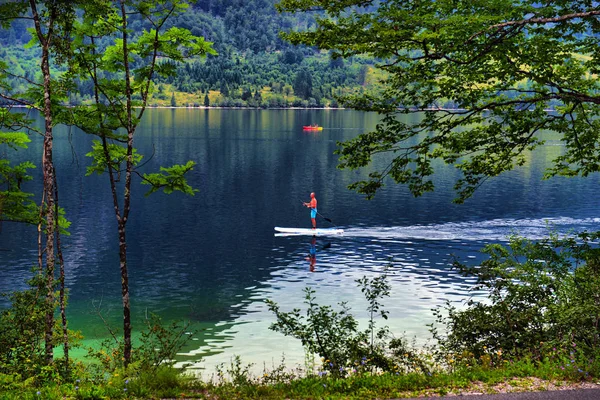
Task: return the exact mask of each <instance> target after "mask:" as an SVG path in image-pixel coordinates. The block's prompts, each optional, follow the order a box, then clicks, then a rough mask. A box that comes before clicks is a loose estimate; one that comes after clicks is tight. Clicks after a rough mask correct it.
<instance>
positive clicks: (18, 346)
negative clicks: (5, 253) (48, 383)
mask: <svg viewBox="0 0 600 400" xmlns="http://www.w3.org/2000/svg"><path fill="white" fill-rule="evenodd" d="M28 285H29V288H28V289H26V290H23V291H20V292H13V293H11V294H10V295H5V297H8V299H9V300H10V303H11V306H10V307H8V308H6V309H5V310H3V311H2V313H0V348H2V349H4V350H3V351H2V352H0V374H7V375H18V376H19V378H20V380H23V381H27V380H29V381H30V382H33V383H38V384H39V383H42V382H43V381H45V380H54V381H55V382H58V381H59V380H62V379H65V378H66V379H67V380H68V379H69V378H70V377H68V376H66V377H61V376H60V374H59V371H63V372H62V373H64V369H61V368H60V364H61V362H62V361H63V360H56V365H55V366H54V367H53V366H48V365H47V363H46V362H45V353H44V346H43V344H44V340H45V339H44V334H45V318H46V313H47V311H48V308H49V307H50V309H51V310H53V309H54V308H55V306H56V305H55V304H52V305H49V304H48V302H47V301H46V294H45V290H46V286H45V285H46V282H45V279H44V277H43V276H42V275H40V274H39V273H34V276H33V277H32V278H31V279H30V280H29V281H28ZM61 336H62V328H61V326H60V325H59V323H58V321H57V322H56V323H55V327H54V335H53V338H54V345H58V344H59V343H60V340H61ZM69 336H70V340H71V345H72V346H73V347H76V346H77V340H78V339H79V338H80V335H79V334H78V333H77V332H73V331H69ZM62 373H61V374H62ZM48 374H50V375H48Z"/></svg>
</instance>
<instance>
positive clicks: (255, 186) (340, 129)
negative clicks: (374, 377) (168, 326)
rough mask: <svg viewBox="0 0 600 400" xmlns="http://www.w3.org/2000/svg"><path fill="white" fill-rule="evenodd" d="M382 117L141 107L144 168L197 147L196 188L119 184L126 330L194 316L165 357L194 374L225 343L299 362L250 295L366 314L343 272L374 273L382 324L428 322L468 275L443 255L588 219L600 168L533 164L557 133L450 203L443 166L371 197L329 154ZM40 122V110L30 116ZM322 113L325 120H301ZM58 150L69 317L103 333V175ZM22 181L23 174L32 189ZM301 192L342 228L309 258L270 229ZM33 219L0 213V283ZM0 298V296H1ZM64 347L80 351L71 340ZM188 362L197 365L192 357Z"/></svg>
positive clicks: (297, 204)
mask: <svg viewBox="0 0 600 400" xmlns="http://www.w3.org/2000/svg"><path fill="white" fill-rule="evenodd" d="M378 119H379V117H378V116H377V115H376V114H372V113H363V112H357V111H351V110H230V109H210V110H205V109H150V110H148V111H147V113H146V114H145V116H144V119H143V121H142V124H141V125H140V127H139V129H138V133H137V135H136V139H135V140H136V147H137V148H138V149H139V151H140V153H142V154H144V155H145V158H144V160H145V161H146V163H145V164H144V165H143V167H142V172H154V171H157V170H158V168H159V166H161V165H162V166H170V165H172V164H183V163H185V162H186V161H188V160H194V161H196V162H197V166H196V167H195V169H194V170H193V171H192V172H191V173H190V174H189V176H188V179H189V183H190V184H191V185H192V186H193V187H195V188H196V189H198V192H197V194H196V195H195V196H185V195H183V194H180V193H174V194H172V195H165V194H163V193H156V194H153V195H151V196H149V197H145V196H144V193H145V192H146V190H147V187H146V186H143V185H141V184H137V185H134V192H133V205H132V212H131V215H130V219H129V223H128V249H129V271H130V285H131V299H132V307H133V317H134V322H135V325H134V329H136V328H139V327H140V326H141V321H143V319H144V318H145V316H147V315H148V314H149V313H151V312H152V313H156V314H158V315H160V316H162V317H163V318H164V319H165V320H166V321H171V320H185V321H190V323H191V328H190V329H194V330H198V333H197V334H195V335H194V336H193V337H192V340H191V341H190V343H189V345H188V346H186V348H185V349H184V352H182V354H181V355H180V361H182V362H193V363H194V366H195V367H196V368H198V369H200V370H202V369H204V368H205V370H204V371H208V372H204V373H210V372H212V371H213V369H214V366H215V365H218V364H220V363H226V364H228V363H229V362H230V361H231V360H232V358H233V356H234V355H238V356H240V357H241V360H242V362H243V363H254V364H255V368H262V367H263V366H264V365H266V366H267V367H272V366H273V365H278V364H279V363H280V361H281V359H282V355H284V357H285V361H286V363H287V364H289V365H295V364H302V363H303V362H304V353H303V351H302V348H301V346H300V343H299V342H298V341H296V340H295V339H291V338H286V337H284V336H282V335H281V334H278V333H275V332H272V331H270V330H269V329H268V328H269V325H270V324H271V323H272V322H273V321H274V318H273V315H271V314H270V313H269V311H268V310H267V308H266V306H265V304H264V300H265V299H272V300H274V301H275V302H277V303H279V304H280V306H281V308H282V309H283V310H284V311H290V310H292V309H293V308H296V307H303V296H304V293H303V289H304V288H305V287H307V286H310V287H312V288H314V289H315V290H316V296H317V299H318V302H319V303H321V304H331V305H335V304H337V303H338V302H340V301H346V302H348V304H349V306H350V307H351V308H352V309H353V312H354V315H355V316H356V317H357V319H359V320H360V321H361V323H365V327H366V319H367V313H366V311H365V307H366V302H365V300H364V298H363V297H362V295H361V292H360V289H359V288H358V287H357V285H356V283H355V280H356V279H359V278H361V277H363V276H369V277H374V276H378V275H379V274H382V273H383V271H384V270H385V269H386V267H387V274H388V276H389V281H390V283H391V285H392V292H391V296H390V297H389V298H386V299H385V301H384V303H385V306H386V309H387V310H388V311H389V312H390V319H389V320H388V321H387V322H386V323H387V325H388V326H389V327H390V328H391V330H392V331H393V332H394V333H395V334H396V335H397V336H400V335H406V336H407V337H409V338H413V337H414V338H416V341H417V342H418V343H421V342H424V341H426V340H427V338H428V337H429V332H428V329H427V326H426V325H427V324H429V323H431V322H433V318H432V312H431V309H432V308H433V307H436V306H438V305H442V304H444V303H445V302H446V301H447V300H449V301H452V302H457V303H459V302H461V301H462V300H464V299H465V297H466V295H467V290H468V289H469V287H471V285H472V284H473V281H472V280H469V279H465V278H463V277H461V276H460V275H458V274H457V272H456V271H454V270H453V269H452V268H451V264H452V260H453V257H458V258H459V259H460V260H462V261H464V262H468V263H477V262H479V261H480V260H481V255H480V252H479V250H480V249H481V248H482V247H483V246H484V245H485V244H488V243H495V242H506V239H507V236H508V235H510V234H512V233H518V234H520V235H522V236H525V237H528V238H532V239H536V238H541V237H544V236H545V235H546V234H547V233H548V232H549V230H551V229H552V230H555V231H557V232H559V233H568V232H571V231H573V230H584V229H587V230H600V216H599V215H598V212H597V210H598V207H599V203H600V199H599V196H598V195H597V193H598V184H599V178H598V175H593V176H591V177H588V178H585V179H581V178H572V179H566V178H555V179H552V180H548V181H542V180H541V177H542V175H543V170H544V168H545V167H546V166H547V165H548V161H549V160H551V159H552V158H553V157H555V156H557V155H559V154H560V153H561V152H562V150H563V146H562V144H561V142H560V141H559V140H558V137H556V136H555V135H553V134H551V133H546V135H547V137H546V139H547V142H546V145H544V146H542V147H540V148H539V149H538V150H536V151H535V152H534V153H533V154H531V155H530V156H529V157H528V160H527V163H526V165H525V166H523V167H521V168H519V169H518V170H515V171H512V172H510V173H508V174H505V175H503V176H501V177H498V178H496V179H493V180H490V181H488V182H486V183H485V184H484V185H483V186H482V187H481V188H480V189H479V190H478V191H477V192H476V194H475V196H473V198H471V199H469V200H468V201H467V202H466V203H465V204H463V205H456V204H452V203H451V200H452V199H453V198H454V196H455V193H454V192H453V190H452V187H453V185H454V182H455V181H456V180H457V179H458V178H459V175H458V173H457V172H456V171H455V170H454V168H452V167H449V166H445V165H440V164H438V165H437V167H438V168H439V173H438V175H436V177H435V183H436V185H437V190H436V191H435V192H433V193H428V194H426V195H424V196H422V197H420V198H414V197H413V196H412V195H411V194H410V193H409V192H408V190H407V189H406V188H405V187H402V186H397V185H394V184H393V183H391V182H389V183H388V185H387V186H386V187H385V189H383V190H382V191H381V192H380V193H378V194H377V195H376V197H375V198H374V199H373V200H370V201H367V200H365V199H364V197H363V196H361V195H358V194H356V193H355V192H351V191H349V190H348V189H347V188H346V186H347V185H348V184H350V183H352V182H353V181H355V180H357V179H359V178H361V177H365V176H366V174H367V173H368V171H342V170H338V169H336V165H337V159H338V156H337V155H335V154H333V152H334V150H335V149H336V147H337V146H336V143H337V142H338V141H342V140H347V139H350V138H353V137H355V136H356V135H358V134H359V133H361V132H366V131H369V130H371V129H373V128H374V127H375V124H376V123H377V122H378ZM38 122H39V123H41V120H39V119H38ZM315 123H317V124H319V125H321V126H323V127H324V129H323V130H322V131H318V132H305V131H303V130H302V126H303V125H309V124H315ZM55 136H56V139H55V162H56V165H57V174H58V185H59V190H60V200H61V205H62V206H63V207H64V208H65V210H66V212H67V217H68V218H69V219H70V220H71V221H72V225H71V227H70V232H71V235H70V236H69V237H64V238H63V240H64V246H65V248H64V253H65V261H66V273H67V278H66V279H67V280H66V283H67V285H68V288H69V290H70V305H69V311H68V317H69V318H70V327H71V328H72V329H78V330H81V331H82V333H83V335H84V336H85V338H86V340H85V341H84V344H85V345H95V344H97V343H98V341H99V340H101V339H104V338H107V337H108V336H109V334H108V331H107V328H106V327H105V326H104V323H103V322H102V319H101V318H100V317H99V313H101V315H102V316H103V317H104V318H105V319H106V320H107V321H108V322H109V323H110V324H111V325H112V326H113V328H117V329H118V328H119V327H120V326H121V324H122V322H121V321H122V309H121V298H120V274H119V262H118V241H117V237H116V226H115V225H116V223H115V217H114V214H113V208H112V200H111V197H110V191H109V184H108V177H107V176H97V175H94V176H89V177H86V176H85V168H86V166H88V165H89V164H90V159H89V158H88V157H85V153H87V152H88V151H89V149H90V146H91V142H92V138H91V137H89V136H87V135H85V134H82V133H81V132H79V131H77V130H76V129H68V128H65V127H59V128H57V129H56V135H55ZM32 140H33V141H32V143H31V144H30V148H29V149H28V150H27V151H20V152H14V151H12V150H6V149H2V150H0V151H2V152H3V153H2V154H0V156H2V158H4V157H8V158H9V159H11V160H12V161H20V160H25V159H31V160H32V161H34V162H35V163H36V164H37V165H38V166H39V160H40V158H41V145H42V141H41V138H40V137H32ZM33 174H34V175H35V177H36V182H37V183H36V182H34V183H28V187H26V189H28V190H30V191H33V192H35V193H36V196H39V195H38V194H39V193H40V187H39V181H40V179H39V178H40V174H41V171H40V168H37V169H36V170H35V171H33ZM310 192H315V193H316V196H317V199H318V201H319V212H320V213H321V214H322V216H323V217H325V218H328V219H330V220H331V221H332V223H328V222H327V221H326V220H325V219H323V218H320V217H319V218H318V224H319V227H333V226H337V227H340V228H343V229H345V233H344V235H343V236H340V237H337V236H336V237H319V238H317V243H316V247H317V262H316V265H315V266H314V269H313V270H312V271H311V268H310V263H309V261H308V260H307V257H308V254H309V249H310V245H311V237H309V236H304V237H303V236H293V237H278V236H275V235H274V230H273V228H274V227H275V226H285V227H306V228H308V227H310V215H309V210H308V209H307V208H305V207H304V206H303V205H302V202H303V201H308V200H309V194H310ZM36 242H37V235H36V229H35V227H30V226H25V225H21V224H14V223H3V224H2V229H1V231H0V250H1V251H0V292H6V291H11V290H18V289H22V288H24V287H25V283H24V281H25V279H26V278H27V277H28V276H30V274H31V272H30V270H31V267H32V265H33V264H35V262H36V256H37V244H36ZM2 301H4V303H0V306H4V307H6V305H7V303H6V301H5V300H2ZM78 354H83V350H80V351H79V352H78ZM201 358H202V359H203V360H202V361H201V362H197V361H199V360H200V359H201Z"/></svg>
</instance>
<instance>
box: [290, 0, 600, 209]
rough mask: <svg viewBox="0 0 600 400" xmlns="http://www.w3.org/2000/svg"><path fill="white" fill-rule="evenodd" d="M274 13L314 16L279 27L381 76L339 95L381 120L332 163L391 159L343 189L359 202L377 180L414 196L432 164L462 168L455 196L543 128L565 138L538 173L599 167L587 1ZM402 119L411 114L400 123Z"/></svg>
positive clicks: (512, 163)
mask: <svg viewBox="0 0 600 400" xmlns="http://www.w3.org/2000/svg"><path fill="white" fill-rule="evenodd" d="M278 8H279V9H280V10H281V11H288V12H305V11H314V10H322V12H323V14H322V15H321V16H318V17H317V18H316V21H317V26H316V28H315V29H310V30H301V31H297V30H290V31H288V32H287V33H286V34H285V38H287V39H288V40H290V41H291V42H292V43H294V44H306V45H315V46H318V47H319V48H320V49H323V50H330V51H332V53H333V55H334V56H342V57H353V56H356V55H359V54H367V55H370V56H372V57H375V58H377V59H379V60H381V61H380V64H379V67H380V68H381V69H382V70H384V71H386V72H387V73H388V74H389V75H388V78H387V79H386V80H385V81H384V82H383V85H384V87H385V89H384V91H383V92H382V93H377V94H366V95H364V96H354V97H347V98H345V99H344V103H345V105H347V106H350V107H354V108H357V109H361V110H370V111H377V112H380V113H382V114H383V115H384V118H383V120H382V121H381V123H380V124H379V125H378V126H377V128H376V129H375V130H374V131H373V132H370V133H366V134H363V135H360V136H358V137H357V138H355V139H352V140H350V141H348V142H346V143H342V144H341V148H340V149H339V154H340V155H341V157H340V167H341V168H350V169H356V168H363V167H366V166H368V165H371V164H372V162H373V161H374V160H375V159H379V158H380V157H381V154H382V153H386V154H388V155H389V156H390V157H389V158H387V159H384V165H385V166H384V167H382V168H377V169H376V170H375V171H372V172H371V173H370V175H369V178H368V179H366V180H363V181H359V182H356V183H354V184H352V185H351V188H353V189H356V190H358V191H359V192H361V193H364V194H366V195H367V197H372V196H373V195H374V194H375V193H376V191H377V190H378V189H380V188H381V187H382V186H383V185H384V181H385V179H386V178H391V179H392V180H393V181H394V182H396V183H401V184H406V185H407V186H408V187H409V189H410V190H411V192H412V193H413V194H414V195H421V194H423V193H424V192H427V191H431V190H433V189H434V184H433V181H432V179H431V177H432V175H433V174H434V173H435V169H436V167H435V166H436V161H441V162H444V163H447V164H453V165H455V167H456V168H457V169H458V170H459V171H460V173H461V174H462V178H461V179H459V180H458V182H457V183H456V186H455V189H456V190H457V192H458V197H457V199H456V201H457V202H462V201H464V200H465V199H466V198H468V197H469V196H471V195H472V193H473V191H474V190H476V189H477V187H478V186H480V185H481V184H482V183H483V182H485V180H486V179H488V178H491V177H495V176H497V175H499V174H501V173H503V172H506V171H509V170H511V169H513V168H516V167H518V166H520V165H522V164H523V163H524V162H525V155H526V154H527V153H528V152H529V151H531V150H533V149H534V148H536V147H537V146H540V145H541V144H543V143H544V137H543V134H542V132H545V131H555V132H558V133H559V134H560V135H561V140H562V142H563V143H564V145H565V151H564V153H563V154H561V155H559V156H557V157H556V158H555V159H554V160H553V166H552V167H550V168H549V169H548V170H547V174H546V177H552V176H555V175H564V176H573V175H581V176H587V175H589V174H591V173H594V172H597V171H598V170H600V152H599V151H598V142H599V139H600V137H599V136H598V135H599V132H600V130H599V129H598V128H599V127H600V118H598V116H599V113H600V107H598V103H599V101H598V88H599V86H598V85H599V83H598V80H597V79H596V76H595V74H596V72H597V70H598V68H599V66H600V57H598V52H597V45H598V40H599V39H598V38H599V37H600V35H599V34H598V33H599V29H600V27H599V26H598V24H597V13H598V11H597V9H596V5H595V4H593V3H591V2H581V1H561V2H543V3H540V2H538V1H535V0H526V1H513V0H499V1H491V2H473V1H470V0H468V1H467V0H465V1H453V2H447V1H437V0H428V1H385V2H372V1H363V0H350V1H348V0H338V1H328V0H282V1H281V2H280V3H279V5H278ZM548 109H551V110H552V112H548V111H547V110H548ZM402 114H418V116H419V117H418V118H412V119H408V118H407V119H406V120H410V122H401V121H400V120H399V118H397V117H398V116H399V115H402ZM438 164H439V162H438Z"/></svg>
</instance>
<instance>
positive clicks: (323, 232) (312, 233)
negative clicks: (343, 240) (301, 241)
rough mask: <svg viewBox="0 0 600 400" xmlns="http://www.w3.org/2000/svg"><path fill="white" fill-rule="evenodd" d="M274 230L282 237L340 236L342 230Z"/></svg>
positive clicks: (280, 228)
mask: <svg viewBox="0 0 600 400" xmlns="http://www.w3.org/2000/svg"><path fill="white" fill-rule="evenodd" d="M275 230H276V231H277V232H279V233H280V234H282V235H308V236H324V235H341V234H342V233H344V230H343V229H339V228H317V229H311V228H282V227H279V226H276V227H275Z"/></svg>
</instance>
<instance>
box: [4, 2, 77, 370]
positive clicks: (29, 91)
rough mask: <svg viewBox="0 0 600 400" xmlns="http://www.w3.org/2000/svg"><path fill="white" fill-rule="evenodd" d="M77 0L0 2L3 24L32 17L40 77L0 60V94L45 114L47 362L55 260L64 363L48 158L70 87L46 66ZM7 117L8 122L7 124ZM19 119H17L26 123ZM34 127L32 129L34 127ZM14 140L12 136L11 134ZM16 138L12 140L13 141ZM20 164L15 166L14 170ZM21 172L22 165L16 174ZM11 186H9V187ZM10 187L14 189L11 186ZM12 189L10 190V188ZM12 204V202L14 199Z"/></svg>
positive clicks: (42, 255)
mask: <svg viewBox="0 0 600 400" xmlns="http://www.w3.org/2000/svg"><path fill="white" fill-rule="evenodd" d="M76 4H77V2H75V1H74V2H56V1H35V0H29V1H6V2H3V3H2V4H0V15H2V18H1V19H0V24H1V26H2V28H4V29H6V28H9V27H10V24H11V23H12V22H14V21H16V20H20V19H28V20H30V21H31V22H32V24H33V28H32V40H31V42H30V43H29V44H28V46H30V47H36V48H38V49H39V53H38V54H39V64H38V65H39V76H40V77H41V81H40V82H37V81H34V80H32V79H31V78H30V77H28V76H26V75H23V74H20V72H21V71H19V70H18V69H15V68H14V66H9V65H8V64H7V63H5V62H0V81H1V83H0V97H2V98H4V99H6V100H8V101H10V102H12V103H18V104H22V105H26V106H28V107H31V108H34V109H36V110H38V111H39V112H40V113H41V114H42V115H43V118H44V129H43V132H41V134H42V136H43V146H42V147H43V150H42V176H43V178H42V179H43V180H42V186H43V190H42V196H41V198H42V200H41V204H40V206H39V214H38V218H37V219H36V223H37V224H38V234H39V236H40V237H39V238H38V243H39V246H38V268H39V273H40V274H41V273H43V274H44V279H45V280H44V282H45V296H46V308H45V310H46V316H45V334H44V342H45V344H44V348H45V362H46V363H47V364H50V363H52V361H53V359H54V346H55V340H54V337H53V333H54V323H55V319H54V308H55V293H54V292H55V286H56V281H55V267H56V262H57V259H58V262H59V267H60V268H59V276H60V278H59V282H60V308H61V317H62V323H63V333H64V335H63V338H64V352H65V359H66V360H67V364H68V357H69V353H68V349H69V345H68V333H67V332H68V330H67V320H66V313H65V307H66V299H65V288H64V279H65V276H64V263H63V259H62V249H61V245H60V229H59V226H60V220H61V216H60V211H59V207H58V187H57V185H56V173H55V167H54V161H53V153H54V150H53V143H54V126H55V125H57V124H58V123H61V121H62V120H63V118H62V117H61V115H62V114H64V113H63V112H62V111H64V109H63V108H62V107H61V106H60V105H59V104H60V102H61V101H63V100H65V99H66V98H67V90H68V88H69V87H70V80H69V77H68V76H66V77H57V76H56V75H53V74H52V71H51V65H60V64H64V62H65V61H66V57H64V55H65V53H64V50H65V48H68V42H69V39H70V29H71V26H72V21H73V19H74V17H75V11H74V7H75V6H76ZM7 78H12V79H16V80H18V81H20V82H24V85H25V87H26V90H25V91H24V92H21V93H14V91H12V90H11V85H9V84H7V82H6V79H7ZM3 114H4V115H3V118H2V119H3V120H2V121H1V122H0V125H2V126H10V125H11V124H13V123H14V119H12V120H11V118H10V117H8V116H7V114H6V113H3ZM7 121H9V123H8V125H7V123H6V122H7ZM23 123H24V120H23V119H22V120H21V121H20V122H19V124H21V127H25V125H24V124H23ZM34 131H35V129H34ZM13 139H14V138H13ZM14 143H15V142H13V144H14ZM18 169H19V168H17V170H18ZM23 172H24V171H23V170H22V169H21V171H20V173H23ZM9 191H10V189H9ZM12 191H13V192H14V186H13V189H12ZM13 194H14V193H13ZM13 205H14V204H13ZM42 235H44V236H45V241H44V243H45V245H44V246H42V242H43V240H42Z"/></svg>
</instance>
